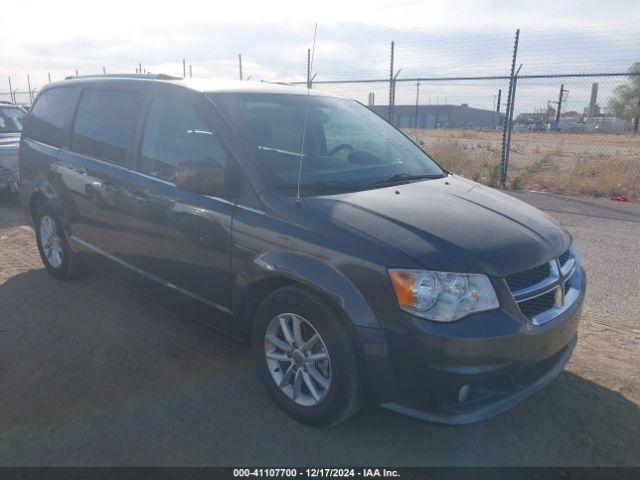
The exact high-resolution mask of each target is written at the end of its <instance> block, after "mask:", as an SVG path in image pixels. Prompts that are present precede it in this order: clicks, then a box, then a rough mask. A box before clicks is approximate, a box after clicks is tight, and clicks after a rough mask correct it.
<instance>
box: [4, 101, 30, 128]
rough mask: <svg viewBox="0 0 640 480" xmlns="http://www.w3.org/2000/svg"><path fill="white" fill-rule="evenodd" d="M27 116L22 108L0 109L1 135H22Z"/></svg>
mask: <svg viewBox="0 0 640 480" xmlns="http://www.w3.org/2000/svg"><path fill="white" fill-rule="evenodd" d="M26 116H27V114H26V113H25V112H24V110H22V109H21V108H10V107H3V108H0V133H20V132H21V131H22V126H23V125H24V120H25V118H26Z"/></svg>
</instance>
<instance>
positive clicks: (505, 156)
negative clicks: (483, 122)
mask: <svg viewBox="0 0 640 480" xmlns="http://www.w3.org/2000/svg"><path fill="white" fill-rule="evenodd" d="M519 39H520V29H517V30H516V38H515V41H514V43H513V58H512V59H511V76H510V78H509V90H508V92H507V108H506V110H505V122H504V129H503V130H502V159H501V161H500V183H501V184H502V188H505V187H506V185H507V168H508V167H507V166H508V164H509V147H508V144H507V137H509V138H510V137H511V130H512V128H513V125H512V122H511V118H513V108H512V107H513V90H514V88H513V87H514V84H515V74H516V58H517V56H518V40H519Z"/></svg>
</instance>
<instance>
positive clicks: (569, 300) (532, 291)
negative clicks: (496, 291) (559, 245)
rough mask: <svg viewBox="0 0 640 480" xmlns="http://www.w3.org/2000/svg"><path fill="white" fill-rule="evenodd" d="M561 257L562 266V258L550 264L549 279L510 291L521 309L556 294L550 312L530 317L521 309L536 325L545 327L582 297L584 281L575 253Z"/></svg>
mask: <svg viewBox="0 0 640 480" xmlns="http://www.w3.org/2000/svg"><path fill="white" fill-rule="evenodd" d="M561 257H564V258H563V260H564V264H561V259H560V257H559V258H555V259H553V260H551V261H550V262H549V272H550V273H549V276H548V277H547V278H545V279H543V280H541V281H539V282H537V283H535V284H534V285H530V286H528V287H526V288H521V289H518V290H515V291H511V290H510V291H511V295H512V296H513V299H514V300H515V302H516V304H517V305H518V307H519V308H520V306H521V304H524V303H525V302H529V301H532V300H535V299H536V298H538V297H541V296H543V295H547V294H549V293H550V292H553V291H555V292H556V302H555V305H554V306H553V307H551V308H549V309H548V310H545V311H543V312H541V313H536V314H535V315H533V316H528V315H526V314H525V313H524V311H523V308H520V312H521V313H522V314H523V315H525V316H526V317H527V319H528V320H529V321H530V322H531V323H532V324H534V325H543V324H544V323H547V322H548V321H550V320H552V319H554V318H555V317H557V316H558V315H560V314H562V313H563V312H564V311H566V310H567V309H568V308H570V307H571V305H573V303H574V302H575V301H576V300H577V299H578V297H579V296H580V289H581V283H582V279H581V275H580V274H579V268H578V261H577V258H576V255H575V252H574V251H573V249H572V248H571V249H569V250H568V252H567V253H564V254H563V255H561ZM576 272H578V274H576ZM504 284H505V286H506V287H507V288H509V285H508V283H507V281H506V280H505V281H504Z"/></svg>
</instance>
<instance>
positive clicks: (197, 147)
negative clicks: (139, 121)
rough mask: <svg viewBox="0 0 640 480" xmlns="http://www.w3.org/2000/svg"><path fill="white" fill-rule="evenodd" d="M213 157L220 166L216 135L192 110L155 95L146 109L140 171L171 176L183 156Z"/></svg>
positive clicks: (222, 157)
mask: <svg viewBox="0 0 640 480" xmlns="http://www.w3.org/2000/svg"><path fill="white" fill-rule="evenodd" d="M195 159H198V160H205V159H215V160H216V161H217V162H218V163H219V164H220V165H222V166H223V167H224V166H225V165H226V154H225V152H224V150H223V149H222V147H221V145H220V143H219V141H218V138H217V136H216V135H215V133H214V132H212V131H211V129H210V128H209V127H208V126H207V125H206V124H205V123H204V121H203V120H202V118H201V117H200V115H198V113H197V112H196V110H195V109H194V108H193V107H192V106H191V105H189V104H188V103H186V102H185V101H182V100H180V99H179V98H175V97H158V98H157V99H155V100H154V101H153V102H152V104H151V108H150V110H149V115H148V117H147V124H146V126H145V132H144V138H143V141H142V148H141V151H140V167H139V168H140V171H141V172H143V173H146V174H148V175H153V176H155V177H160V178H164V179H166V180H171V179H172V178H173V174H174V173H175V166H176V164H177V163H178V162H180V161H185V160H195Z"/></svg>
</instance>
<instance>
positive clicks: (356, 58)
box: [0, 0, 640, 107]
mask: <svg viewBox="0 0 640 480" xmlns="http://www.w3.org/2000/svg"><path fill="white" fill-rule="evenodd" d="M5 11H6V10H5ZM10 11H11V15H6V14H3V15H2V17H1V18H0V58H2V63H1V64H0V100H1V99H5V97H6V94H7V93H8V88H9V87H8V77H9V76H11V78H12V84H13V88H14V89H16V88H17V89H19V90H26V89H27V75H29V78H30V81H31V86H32V88H37V87H39V86H41V85H43V84H44V83H46V82H47V81H48V77H49V75H50V76H51V78H52V79H53V80H54V81H55V80H61V79H63V78H64V77H65V76H68V75H74V74H75V72H76V70H77V71H78V72H79V73H80V74H81V75H82V74H96V73H101V72H102V69H103V67H104V68H105V69H106V71H107V72H129V73H134V72H135V69H136V67H137V66H138V64H139V63H141V64H142V66H143V69H144V70H146V71H149V72H154V73H159V72H162V73H169V74H174V75H182V59H183V58H184V59H186V62H187V64H191V65H192V71H193V76H197V77H207V78H211V77H213V78H238V76H239V72H238V54H240V53H241V54H242V56H243V73H244V78H245V79H246V78H247V77H250V78H251V80H267V81H293V80H304V78H305V76H306V67H307V63H306V61H307V58H306V57H307V49H308V48H310V47H311V45H312V41H313V31H314V24H316V23H317V24H318V30H317V43H316V49H315V56H314V68H313V73H315V74H316V75H317V76H316V79H318V80H322V79H325V80H326V79H368V78H386V77H388V75H389V50H390V42H391V41H392V40H393V41H394V42H395V70H396V72H397V71H398V70H400V74H399V77H398V78H400V79H402V78H413V77H419V76H427V77H445V76H479V75H507V74H508V73H509V68H510V62H511V56H512V52H513V38H514V33H515V30H516V29H517V28H519V29H520V30H521V37H520V49H519V55H518V63H522V64H523V67H522V73H523V74H535V73H562V72H568V71H571V72H594V71H614V70H615V71H624V70H626V68H628V66H629V65H630V63H631V62H632V61H635V60H640V26H639V25H640V23H639V22H638V20H640V2H638V1H637V0H636V1H602V0H600V1H590V0H589V1H586V0H583V1H578V0H566V1H562V0H553V1H550V0H536V1H531V0H526V1H520V0H511V1H509V0H501V1H494V0H486V1H469V0H467V1H460V0H447V1H427V0H398V1H388V0H367V1H359V2H354V1H351V2H349V1H346V0H323V1H322V2H303V1H301V0H298V1H289V0H285V1H274V0H272V1H264V0H259V1H243V0H235V1H225V2H216V1H211V0H209V1H189V0H183V1H182V2H175V1H173V2H164V1H153V2H146V1H131V0H129V1H122V0H111V1H109V2H90V1H86V0H85V1H75V0H56V1H39V0H33V1H30V2H15V3H13V4H12V5H11V8H10ZM616 82H618V80H616V81H615V82H614V81H613V80H611V82H610V83H611V85H610V87H611V88H608V87H607V85H606V84H605V85H603V88H602V90H603V92H606V91H608V90H611V89H612V88H613V86H614V83H616ZM495 83H496V84H495V85H493V84H489V83H487V84H482V85H481V84H480V83H475V84H463V83H462V84H456V85H453V84H451V83H449V84H447V85H445V84H444V83H441V84H435V83H434V84H433V85H430V86H425V87H423V89H424V90H425V92H427V93H425V97H424V98H425V99H426V100H425V101H431V102H432V103H443V102H444V101H445V98H446V101H447V102H449V103H456V102H459V101H464V100H465V99H467V97H469V98H470V99H471V103H473V100H474V98H475V97H477V100H476V101H477V103H482V104H483V105H484V104H488V103H491V101H494V100H492V99H494V97H495V94H496V90H497V89H498V88H501V85H498V83H500V82H495ZM542 83H543V82H540V85H539V86H538V87H537V88H538V91H539V96H540V97H541V98H542V100H544V98H543V97H545V98H546V97H547V96H551V94H552V92H555V90H556V88H557V86H556V85H555V83H557V82H549V84H548V85H546V84H545V85H542ZM582 84H584V85H582ZM582 84H581V85H580V86H578V85H576V86H575V87H574V93H575V95H573V96H571V97H570V98H572V99H574V100H575V101H576V102H578V101H579V102H582V101H583V100H582V97H579V95H584V92H583V90H585V88H586V89H587V90H589V89H590V82H585V81H583V82H582ZM431 87H433V88H431ZM531 87H533V85H531ZM579 87H580V92H581V93H578V89H579ZM583 87H584V88H583ZM523 88H526V86H524V87H523ZM326 89H329V90H332V91H336V89H337V90H338V91H337V93H343V94H345V95H348V96H357V97H359V99H361V100H362V99H363V98H362V97H363V96H364V97H365V98H364V99H365V100H366V95H367V94H368V92H369V91H374V92H376V96H377V98H382V97H384V96H385V87H384V86H383V85H378V86H376V85H373V86H372V85H367V84H357V85H352V86H349V87H348V88H347V87H346V86H338V87H336V86H327V88H326ZM607 89H608V90H607ZM415 90H416V85H415V84H411V86H410V85H409V83H407V84H406V85H402V88H400V89H399V96H400V97H399V98H400V100H401V101H405V97H406V101H409V98H413V97H414V96H415V92H414V91H415ZM428 92H431V95H429V93H428ZM3 94H4V95H5V97H3V96H2V95H3ZM429 97H432V98H430V99H429ZM542 100H540V101H542ZM537 101H538V100H536V102H537ZM532 105H533V103H532ZM576 105H577V104H576ZM523 107H524V106H523Z"/></svg>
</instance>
